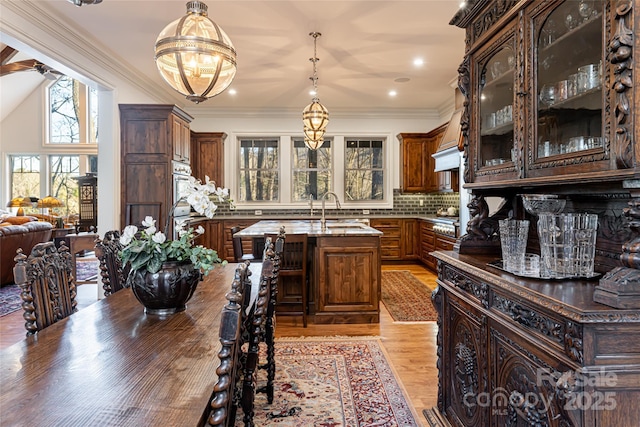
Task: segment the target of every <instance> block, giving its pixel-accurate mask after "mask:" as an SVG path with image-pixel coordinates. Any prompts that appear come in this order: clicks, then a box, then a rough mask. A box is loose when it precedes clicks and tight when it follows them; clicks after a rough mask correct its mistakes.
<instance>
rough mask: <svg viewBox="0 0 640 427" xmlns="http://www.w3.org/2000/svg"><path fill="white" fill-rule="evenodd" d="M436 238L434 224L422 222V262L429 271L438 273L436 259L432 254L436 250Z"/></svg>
mask: <svg viewBox="0 0 640 427" xmlns="http://www.w3.org/2000/svg"><path fill="white" fill-rule="evenodd" d="M435 239H436V236H435V233H434V232H433V222H431V221H425V220H421V221H420V261H422V262H423V263H424V264H425V265H426V266H427V268H428V269H429V270H431V271H436V259H435V258H434V257H433V256H432V255H431V252H433V251H435V250H436V243H435V242H436V240H435Z"/></svg>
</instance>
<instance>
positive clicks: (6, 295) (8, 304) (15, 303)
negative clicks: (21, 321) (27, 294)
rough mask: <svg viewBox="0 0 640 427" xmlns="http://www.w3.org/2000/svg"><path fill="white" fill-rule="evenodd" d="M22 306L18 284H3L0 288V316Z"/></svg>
mask: <svg viewBox="0 0 640 427" xmlns="http://www.w3.org/2000/svg"><path fill="white" fill-rule="evenodd" d="M20 308H22V299H21V298H20V286H18V285H15V284H10V285H5V286H3V287H1V288H0V316H5V315H7V314H9V313H13V312H14V311H16V310H19V309H20Z"/></svg>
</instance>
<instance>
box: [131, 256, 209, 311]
mask: <svg viewBox="0 0 640 427" xmlns="http://www.w3.org/2000/svg"><path fill="white" fill-rule="evenodd" d="M201 279H202V274H201V273H200V270H196V269H195V268H194V266H193V264H191V263H179V262H175V261H174V262H171V261H169V262H165V263H164V264H162V268H161V269H160V271H158V272H157V273H149V272H148V271H147V270H136V271H131V272H130V273H129V277H128V279H127V282H128V284H129V285H130V286H131V290H132V291H133V294H134V295H135V296H136V298H137V299H138V301H140V303H141V304H142V305H143V306H144V312H145V313H147V314H158V315H168V314H173V313H177V312H180V311H183V310H185V309H186V307H187V301H189V299H191V297H192V296H193V293H194V292H195V290H196V287H197V286H198V282H200V280H201Z"/></svg>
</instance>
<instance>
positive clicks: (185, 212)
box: [171, 161, 191, 218]
mask: <svg viewBox="0 0 640 427" xmlns="http://www.w3.org/2000/svg"><path fill="white" fill-rule="evenodd" d="M171 168H172V176H173V204H175V203H176V202H178V201H179V203H178V205H177V206H176V207H175V209H174V211H173V216H174V218H181V217H188V216H189V214H190V213H191V206H190V205H189V203H188V202H187V201H186V200H181V199H182V198H183V197H184V196H185V195H186V194H187V189H188V188H189V177H190V176H191V166H189V165H188V164H187V163H180V162H176V161H173V162H171Z"/></svg>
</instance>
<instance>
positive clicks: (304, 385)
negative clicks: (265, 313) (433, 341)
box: [236, 337, 421, 427]
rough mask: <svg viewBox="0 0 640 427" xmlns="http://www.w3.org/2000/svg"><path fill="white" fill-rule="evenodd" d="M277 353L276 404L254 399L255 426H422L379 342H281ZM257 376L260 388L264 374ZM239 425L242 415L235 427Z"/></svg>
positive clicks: (260, 395) (361, 339)
mask: <svg viewBox="0 0 640 427" xmlns="http://www.w3.org/2000/svg"><path fill="white" fill-rule="evenodd" d="M275 349H276V381H275V387H274V388H275V392H274V399H273V404H271V405H268V404H267V399H266V395H265V394H263V393H258V394H257V395H256V406H255V408H256V409H255V418H254V419H255V425H256V426H288V427H307V426H328V427H337V426H345V427H364V426H388V427H392V426H403V427H411V426H420V425H421V424H420V423H419V422H418V421H416V419H417V418H418V417H417V416H416V415H415V411H414V410H413V408H412V406H411V404H410V403H409V402H408V401H407V399H406V396H405V393H404V391H403V389H402V385H401V384H400V383H399V382H398V380H397V379H396V377H395V375H394V373H393V369H392V367H391V366H390V365H389V362H388V361H387V358H386V356H385V354H384V350H383V348H382V346H381V344H380V341H379V339H377V338H375V337H307V338H278V339H276V345H275ZM261 360H264V357H263V356H261ZM259 375H260V377H259V378H258V387H260V386H261V385H262V381H261V380H263V379H264V377H265V375H266V373H265V371H263V370H260V372H259ZM241 425H243V424H242V411H239V413H238V414H237V418H236V426H241Z"/></svg>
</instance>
